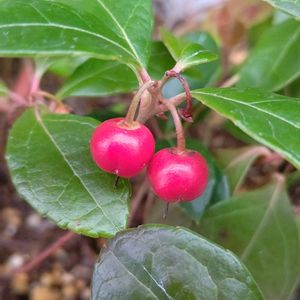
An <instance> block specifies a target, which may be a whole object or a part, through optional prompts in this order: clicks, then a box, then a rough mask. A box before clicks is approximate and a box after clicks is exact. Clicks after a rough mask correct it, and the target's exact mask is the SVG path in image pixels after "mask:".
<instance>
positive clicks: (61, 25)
mask: <svg viewBox="0 0 300 300" xmlns="http://www.w3.org/2000/svg"><path fill="white" fill-rule="evenodd" d="M16 27H27V28H28V27H53V28H59V29H63V30H70V31H75V32H81V33H85V34H88V35H91V36H94V37H97V38H100V39H102V40H105V41H107V42H109V43H111V44H113V45H114V46H116V47H118V48H120V49H122V50H123V51H125V52H126V53H127V54H129V55H130V56H131V57H133V58H134V59H136V58H135V57H134V55H133V54H132V53H131V52H130V51H128V49H126V48H124V47H123V46H121V45H120V44H118V43H116V42H115V41H113V40H111V39H109V38H107V37H105V36H103V35H101V34H99V33H96V32H92V31H89V30H86V29H82V28H79V27H71V26H67V25H63V24H58V23H53V22H52V23H38V22H35V23H11V24H5V25H0V29H4V28H16Z"/></svg>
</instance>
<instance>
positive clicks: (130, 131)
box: [90, 118, 155, 178]
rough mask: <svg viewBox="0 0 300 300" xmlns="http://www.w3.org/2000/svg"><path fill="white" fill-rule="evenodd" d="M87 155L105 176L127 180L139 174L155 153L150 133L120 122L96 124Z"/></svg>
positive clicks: (121, 120)
mask: <svg viewBox="0 0 300 300" xmlns="http://www.w3.org/2000/svg"><path fill="white" fill-rule="evenodd" d="M90 148H91V154H92V157H93V159H94V161H95V162H96V164H97V165H98V166H99V167H100V168H101V169H103V170H104V171H106V172H109V173H113V174H116V175H118V176H120V177H126V178H130V177H133V176H135V175H137V174H138V173H140V172H141V171H142V169H143V168H144V167H145V166H146V165H147V164H148V163H149V161H150V159H151V158H152V156H153V154H154V150H155V141H154V138H153V135H152V133H151V132H150V130H149V129H148V128H147V127H146V126H144V125H143V124H140V123H139V122H133V123H132V124H130V125H128V124H127V123H125V122H124V119H123V118H116V119H110V120H107V121H105V122H103V123H102V124H100V125H99V126H98V127H97V128H96V129H95V131H94V133H93V136H92V139H91V144H90Z"/></svg>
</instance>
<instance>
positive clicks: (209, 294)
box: [92, 226, 263, 300]
mask: <svg viewBox="0 0 300 300" xmlns="http://www.w3.org/2000/svg"><path fill="white" fill-rule="evenodd" d="M100 299H101V300H110V299H118V300H122V299H126V300H128V299H130V300H141V299H145V300H146V299H147V300H150V299H154V300H158V299H159V300H170V299H174V300H175V299H176V300H187V299H193V300H217V299H222V300H227V299H228V300H241V299H243V300H247V299H249V300H250V299H251V300H256V299H263V296H262V295H261V293H260V290H259V289H258V287H257V286H256V284H255V282H254V281H253V279H252V277H251V275H250V274H249V272H248V271H247V270H246V269H245V267H244V266H243V265H242V264H241V263H240V262H239V261H238V260H237V259H236V258H235V256H234V255H232V254H231V253H230V252H228V251H225V250H224V249H222V248H220V247H218V246H217V245H214V244H212V243H210V242H208V241H207V240H205V239H203V238H202V237H201V236H199V235H197V234H195V233H193V232H192V231H188V230H185V229H182V228H175V227H169V226H144V227H140V228H138V229H135V230H131V231H126V232H123V233H120V234H118V235H117V237H116V238H115V239H113V240H111V241H110V242H109V244H108V246H107V247H105V248H104V249H103V250H102V252H101V257H100V261H99V262H98V263H97V264H96V267H95V271H94V275H93V283H92V300H100Z"/></svg>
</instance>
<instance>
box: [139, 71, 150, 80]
mask: <svg viewBox="0 0 300 300" xmlns="http://www.w3.org/2000/svg"><path fill="white" fill-rule="evenodd" d="M139 75H140V78H141V79H142V81H143V83H146V82H147V81H150V80H151V77H150V76H149V74H148V72H147V70H145V69H141V70H140V71H139Z"/></svg>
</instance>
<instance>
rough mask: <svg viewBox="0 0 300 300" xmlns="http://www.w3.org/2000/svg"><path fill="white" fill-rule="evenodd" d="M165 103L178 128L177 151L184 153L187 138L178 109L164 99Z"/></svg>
mask: <svg viewBox="0 0 300 300" xmlns="http://www.w3.org/2000/svg"><path fill="white" fill-rule="evenodd" d="M163 103H164V104H165V106H167V108H168V109H169V111H170V112H171V114H172V118H173V121H174V124H175V128H176V136H177V149H178V150H179V151H180V152H183V151H185V136H184V130H183V126H182V123H181V120H180V117H179V115H178V112H177V109H176V107H175V106H174V105H173V104H172V103H171V102H170V101H169V100H165V99H164V100H163Z"/></svg>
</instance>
